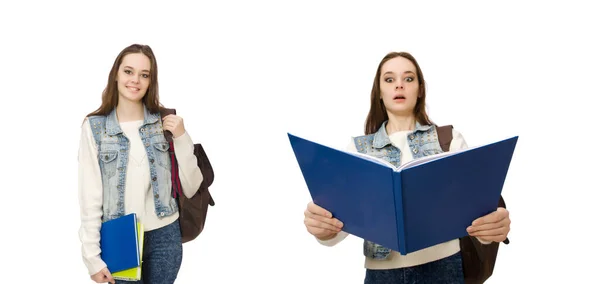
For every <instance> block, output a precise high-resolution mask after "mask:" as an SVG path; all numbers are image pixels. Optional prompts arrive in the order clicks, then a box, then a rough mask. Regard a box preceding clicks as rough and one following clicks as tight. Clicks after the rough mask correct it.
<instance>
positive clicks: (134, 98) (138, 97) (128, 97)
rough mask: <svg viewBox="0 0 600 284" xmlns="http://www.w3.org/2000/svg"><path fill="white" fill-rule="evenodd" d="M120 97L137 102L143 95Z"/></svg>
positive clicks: (124, 95)
mask: <svg viewBox="0 0 600 284" xmlns="http://www.w3.org/2000/svg"><path fill="white" fill-rule="evenodd" d="M120 97H121V98H122V99H125V100H128V101H131V102H139V101H141V100H142V99H143V98H144V95H133V94H122V95H121V96H120Z"/></svg>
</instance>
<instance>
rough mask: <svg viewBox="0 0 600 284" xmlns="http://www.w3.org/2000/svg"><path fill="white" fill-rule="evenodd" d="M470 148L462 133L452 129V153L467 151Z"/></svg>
mask: <svg viewBox="0 0 600 284" xmlns="http://www.w3.org/2000/svg"><path fill="white" fill-rule="evenodd" d="M468 147H469V146H468V145H467V141H466V140H465V137H464V136H463V135H462V133H461V132H460V131H458V130H456V129H455V128H452V142H451V143H450V151H456V150H461V149H466V148H468Z"/></svg>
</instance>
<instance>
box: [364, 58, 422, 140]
mask: <svg viewBox="0 0 600 284" xmlns="http://www.w3.org/2000/svg"><path fill="white" fill-rule="evenodd" d="M396 57H404V58H406V59H408V60H410V62H412V64H414V65H415V68H416V69H417V80H418V82H419V96H418V98H417V104H416V105H415V109H414V114H415V119H416V120H417V121H418V122H419V123H420V124H422V125H429V124H432V122H431V120H429V116H427V112H426V111H425V93H426V92H425V78H423V72H422V71H421V67H419V64H418V63H417V60H416V59H415V58H414V57H413V56H412V55H411V54H410V53H408V52H390V53H388V54H387V55H386V56H385V57H383V59H382V60H381V62H380V63H379V66H378V67H377V73H376V74H375V79H374V80H373V88H372V89H371V108H370V109H369V114H368V115H367V119H366V121H365V135H368V134H373V133H375V132H377V130H379V128H380V127H381V125H382V124H383V122H384V121H386V120H388V119H389V118H388V115H387V112H386V110H385V105H384V104H383V101H382V100H381V99H380V97H381V88H380V86H379V80H380V77H381V66H383V64H384V63H386V62H387V61H388V60H390V59H393V58H396Z"/></svg>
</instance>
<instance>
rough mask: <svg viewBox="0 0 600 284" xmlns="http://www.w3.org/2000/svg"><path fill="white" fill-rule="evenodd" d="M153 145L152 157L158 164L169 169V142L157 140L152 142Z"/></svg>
mask: <svg viewBox="0 0 600 284" xmlns="http://www.w3.org/2000/svg"><path fill="white" fill-rule="evenodd" d="M153 146H154V158H155V159H156V161H157V162H158V164H159V165H160V166H161V167H163V168H165V169H167V170H171V160H170V157H169V152H168V151H169V143H168V142H157V143H153Z"/></svg>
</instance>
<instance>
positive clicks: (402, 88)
mask: <svg viewBox="0 0 600 284" xmlns="http://www.w3.org/2000/svg"><path fill="white" fill-rule="evenodd" d="M398 89H400V90H404V85H402V83H399V84H398V85H396V90H398Z"/></svg>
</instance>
